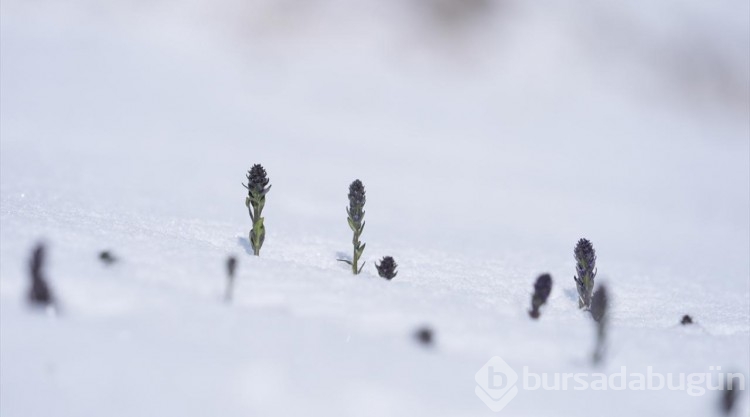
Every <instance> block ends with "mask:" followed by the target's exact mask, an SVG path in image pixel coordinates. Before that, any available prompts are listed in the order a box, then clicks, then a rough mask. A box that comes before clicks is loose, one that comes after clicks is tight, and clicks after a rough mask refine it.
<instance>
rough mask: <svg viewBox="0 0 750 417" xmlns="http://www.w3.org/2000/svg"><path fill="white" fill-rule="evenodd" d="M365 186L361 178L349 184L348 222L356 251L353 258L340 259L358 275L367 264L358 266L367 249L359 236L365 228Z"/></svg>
mask: <svg viewBox="0 0 750 417" xmlns="http://www.w3.org/2000/svg"><path fill="white" fill-rule="evenodd" d="M366 201H367V199H366V198H365V186H364V185H363V184H362V181H360V180H354V182H352V183H351V184H350V185H349V207H347V208H346V214H347V218H346V220H347V222H348V223H349V228H350V229H352V233H354V235H353V237H352V245H353V246H354V253H353V255H352V260H351V261H350V260H348V259H339V261H341V262H346V263H348V264H349V265H351V266H352V273H353V274H355V275H357V274H359V273H360V272H362V268H363V267H364V266H365V265H364V263H363V264H362V266H360V267H358V266H357V264H358V262H359V258H361V257H362V252H364V251H365V243H362V242H360V241H359V237H360V236H361V235H362V231H363V230H364V229H365V221H364V218H365V202H366Z"/></svg>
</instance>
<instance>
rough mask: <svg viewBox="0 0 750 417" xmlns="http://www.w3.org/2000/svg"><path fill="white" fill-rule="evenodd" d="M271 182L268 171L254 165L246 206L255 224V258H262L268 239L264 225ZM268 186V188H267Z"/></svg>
mask: <svg viewBox="0 0 750 417" xmlns="http://www.w3.org/2000/svg"><path fill="white" fill-rule="evenodd" d="M269 181H270V180H269V179H268V177H267V176H266V170H265V169H263V167H262V166H261V165H260V164H255V165H253V167H252V168H250V171H248V173H247V185H245V184H242V185H243V186H244V187H245V188H247V198H245V206H247V211H248V213H249V214H250V220H252V222H253V228H252V229H251V230H250V245H251V246H252V247H253V253H254V254H255V256H260V248H261V246H263V241H264V240H265V239H266V227H265V225H264V224H263V217H262V212H263V207H264V206H265V205H266V194H268V191H270V190H271V186H270V185H268V182H269ZM267 185H268V187H266V186H267Z"/></svg>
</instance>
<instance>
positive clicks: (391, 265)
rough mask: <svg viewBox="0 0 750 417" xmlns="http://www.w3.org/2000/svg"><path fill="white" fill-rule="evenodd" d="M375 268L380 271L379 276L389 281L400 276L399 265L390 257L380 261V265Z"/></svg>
mask: <svg viewBox="0 0 750 417" xmlns="http://www.w3.org/2000/svg"><path fill="white" fill-rule="evenodd" d="M375 268H377V269H378V275H380V276H381V277H382V278H385V279H387V280H389V281H390V280H392V279H393V278H396V275H398V271H396V268H398V264H397V263H396V261H394V260H393V258H392V257H390V256H385V257H383V259H381V260H380V264H375Z"/></svg>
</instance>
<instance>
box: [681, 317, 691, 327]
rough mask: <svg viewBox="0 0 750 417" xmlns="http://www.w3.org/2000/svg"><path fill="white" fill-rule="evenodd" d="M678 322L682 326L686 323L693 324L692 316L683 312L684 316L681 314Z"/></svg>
mask: <svg viewBox="0 0 750 417" xmlns="http://www.w3.org/2000/svg"><path fill="white" fill-rule="evenodd" d="M680 324H682V325H683V326H684V325H686V324H693V318H692V317H690V316H688V315H687V314H685V315H684V316H682V320H681V321H680Z"/></svg>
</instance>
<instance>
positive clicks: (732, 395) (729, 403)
mask: <svg viewBox="0 0 750 417" xmlns="http://www.w3.org/2000/svg"><path fill="white" fill-rule="evenodd" d="M738 383H739V384H741V386H742V385H744V383H741V382H739V378H736V377H735V376H734V374H730V375H729V376H728V378H727V381H726V386H725V387H724V389H723V390H722V392H721V402H720V403H719V408H720V409H721V412H722V413H724V415H725V416H731V415H732V412H733V411H734V406H735V404H736V403H737V398H738V397H737V391H739V390H737V389H735V385H737V384H738Z"/></svg>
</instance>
